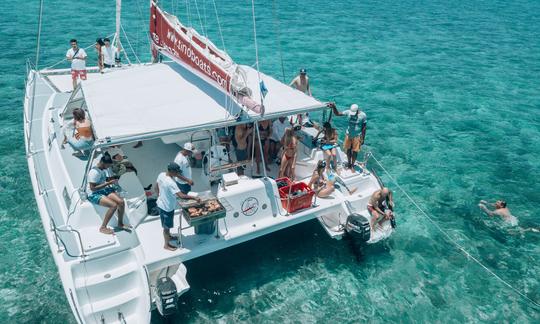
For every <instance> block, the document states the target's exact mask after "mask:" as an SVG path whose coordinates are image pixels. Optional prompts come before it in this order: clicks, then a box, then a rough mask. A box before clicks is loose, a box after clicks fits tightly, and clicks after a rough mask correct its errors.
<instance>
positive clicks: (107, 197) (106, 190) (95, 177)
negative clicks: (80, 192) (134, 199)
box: [88, 153, 130, 234]
mask: <svg viewBox="0 0 540 324" xmlns="http://www.w3.org/2000/svg"><path fill="white" fill-rule="evenodd" d="M112 163H113V161H112V159H111V156H110V155H109V154H108V153H105V154H103V156H102V157H101V159H100V160H99V162H98V164H97V165H96V166H95V167H93V168H92V169H90V172H88V189H89V195H88V200H89V201H90V202H91V203H93V204H95V205H100V206H103V207H107V208H109V209H108V210H107V212H106V213H105V216H104V218H103V223H102V224H101V227H100V228H99V231H100V232H101V233H103V234H113V233H114V231H113V230H112V229H111V228H109V227H107V225H108V224H109V221H110V220H111V218H112V216H113V214H114V213H115V212H116V211H117V210H118V227H119V228H122V229H129V228H130V227H129V226H127V225H125V224H124V222H123V220H124V208H125V204H124V199H122V198H120V196H118V194H117V193H116V190H117V188H118V187H117V185H116V184H117V183H118V179H111V180H107V170H108V169H109V168H110V167H111V165H112Z"/></svg>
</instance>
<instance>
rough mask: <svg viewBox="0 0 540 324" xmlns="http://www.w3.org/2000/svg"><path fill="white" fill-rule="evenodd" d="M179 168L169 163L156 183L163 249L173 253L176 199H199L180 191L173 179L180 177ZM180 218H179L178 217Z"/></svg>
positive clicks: (174, 248)
mask: <svg viewBox="0 0 540 324" xmlns="http://www.w3.org/2000/svg"><path fill="white" fill-rule="evenodd" d="M181 174H182V171H181V170H180V166H179V165H178V164H176V163H174V162H171V163H169V165H168V166H167V172H161V173H160V174H159V176H158V178H157V181H156V193H157V195H158V198H157V202H156V203H157V207H158V208H159V218H160V220H161V227H163V239H164V241H165V243H164V245H163V248H164V249H165V250H169V251H174V250H176V247H175V246H172V245H171V243H170V242H171V239H172V237H171V228H172V227H173V226H174V210H175V209H176V199H177V198H181V199H195V200H197V201H200V200H201V199H200V198H199V197H193V196H188V195H186V194H184V193H182V192H181V191H180V189H179V188H178V185H177V184H176V181H175V180H174V179H175V178H177V177H179V176H181ZM180 217H181V216H180Z"/></svg>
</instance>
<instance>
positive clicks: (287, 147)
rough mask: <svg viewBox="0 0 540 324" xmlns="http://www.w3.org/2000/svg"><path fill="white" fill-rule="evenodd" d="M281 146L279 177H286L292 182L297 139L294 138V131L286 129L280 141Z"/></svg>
mask: <svg viewBox="0 0 540 324" xmlns="http://www.w3.org/2000/svg"><path fill="white" fill-rule="evenodd" d="M281 145H282V146H283V156H282V157H281V165H280V168H279V177H280V178H282V177H287V178H289V179H291V180H294V168H295V166H296V156H297V146H298V139H297V138H296V136H294V129H292V128H287V129H286V130H285V135H284V136H283V138H282V139H281Z"/></svg>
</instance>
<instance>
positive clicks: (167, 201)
mask: <svg viewBox="0 0 540 324" xmlns="http://www.w3.org/2000/svg"><path fill="white" fill-rule="evenodd" d="M157 184H158V187H159V196H158V199H157V202H156V203H157V206H158V207H159V208H161V209H163V210H164V211H166V212H170V211H173V210H174V209H175V208H176V202H177V200H176V197H177V196H176V194H177V193H179V192H180V189H178V185H177V184H176V182H175V181H174V179H173V178H171V177H169V176H168V175H167V173H165V172H161V173H160V174H159V176H158V178H157Z"/></svg>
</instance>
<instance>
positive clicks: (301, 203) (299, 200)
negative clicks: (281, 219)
mask: <svg viewBox="0 0 540 324" xmlns="http://www.w3.org/2000/svg"><path fill="white" fill-rule="evenodd" d="M298 190H300V191H303V192H305V194H303V195H300V196H298V197H293V198H290V199H287V196H288V195H289V191H290V192H291V193H293V192H296V191H298ZM313 195H315V192H314V191H313V190H311V188H310V187H308V185H306V184H305V183H303V182H298V183H294V184H292V188H291V186H286V187H282V188H279V197H280V198H281V204H282V205H283V208H285V209H286V210H287V211H288V212H289V213H294V212H296V211H298V210H301V209H305V208H309V207H311V201H312V199H313Z"/></svg>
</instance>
